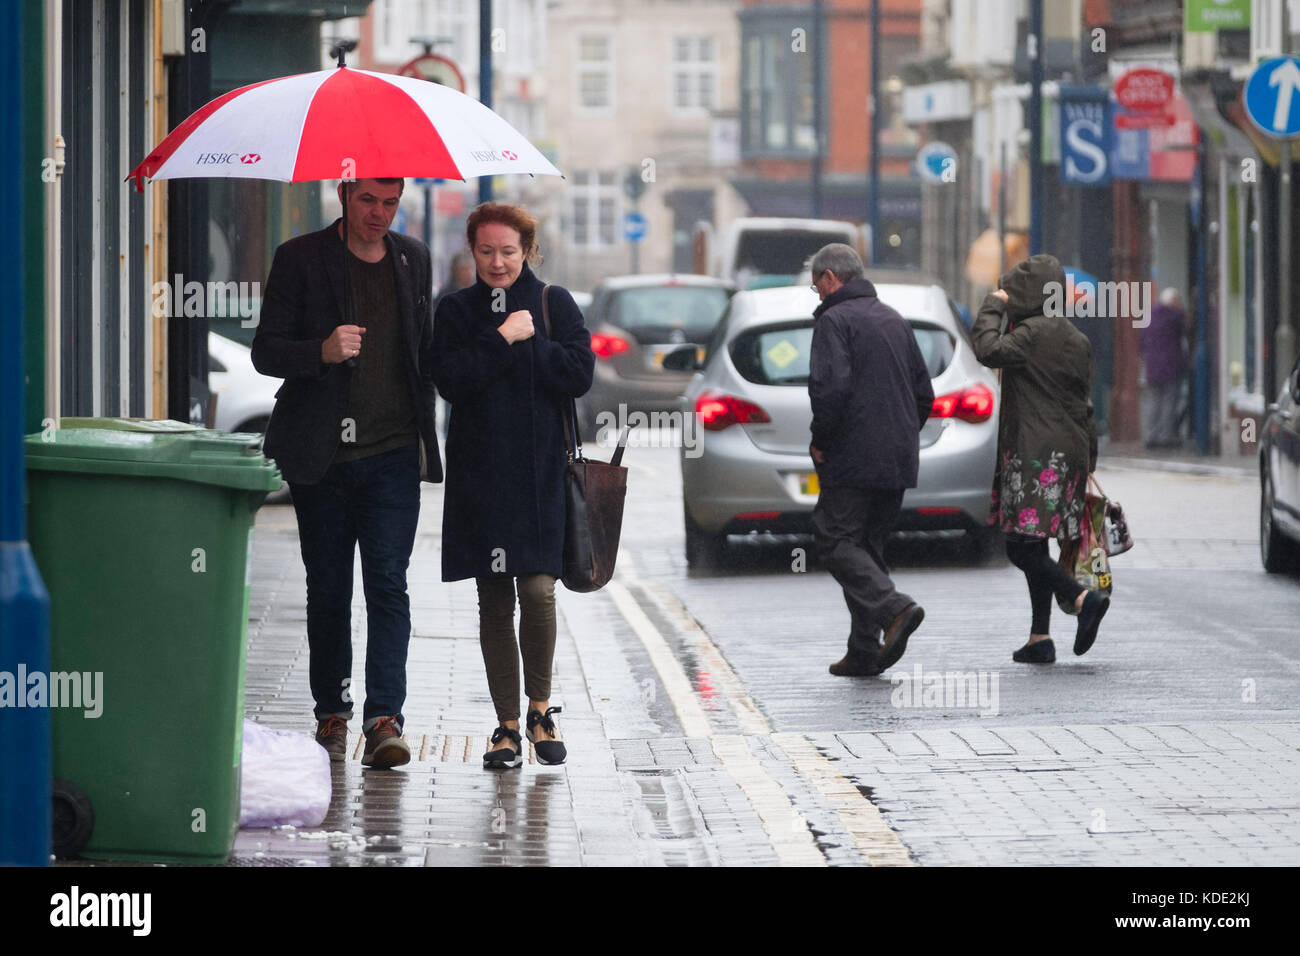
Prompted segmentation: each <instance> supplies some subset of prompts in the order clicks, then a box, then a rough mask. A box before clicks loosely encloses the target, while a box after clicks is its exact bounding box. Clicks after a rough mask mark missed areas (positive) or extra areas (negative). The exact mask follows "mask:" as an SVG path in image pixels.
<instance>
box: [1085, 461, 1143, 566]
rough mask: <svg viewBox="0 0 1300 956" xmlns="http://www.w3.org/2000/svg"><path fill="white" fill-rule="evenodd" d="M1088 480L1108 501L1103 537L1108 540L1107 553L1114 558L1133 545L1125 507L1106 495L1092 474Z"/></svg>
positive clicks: (1104, 499) (1103, 498)
mask: <svg viewBox="0 0 1300 956" xmlns="http://www.w3.org/2000/svg"><path fill="white" fill-rule="evenodd" d="M1088 482H1089V484H1091V485H1092V487H1094V488H1096V489H1097V494H1098V495H1100V496H1101V498H1102V500H1103V501H1105V502H1106V521H1105V537H1104V538H1103V539H1102V540H1104V541H1105V542H1106V554H1107V555H1108V556H1109V557H1112V558H1113V557H1114V556H1115V555H1117V554H1123V553H1124V552H1125V551H1128V550H1129V549H1131V548H1132V547H1133V536H1132V535H1131V534H1129V530H1128V519H1127V518H1125V517H1124V508H1123V507H1122V506H1121V505H1120V503H1119V502H1118V501H1114V500H1113V499H1110V498H1107V497H1106V492H1104V491H1102V490H1101V485H1100V484H1099V483H1098V481H1097V479H1096V478H1094V477H1093V476H1092V475H1089V476H1088Z"/></svg>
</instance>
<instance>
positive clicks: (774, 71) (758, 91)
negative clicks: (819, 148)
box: [740, 17, 816, 156]
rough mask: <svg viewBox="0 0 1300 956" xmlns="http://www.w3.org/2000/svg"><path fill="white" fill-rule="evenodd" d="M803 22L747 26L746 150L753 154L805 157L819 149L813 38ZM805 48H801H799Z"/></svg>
mask: <svg viewBox="0 0 1300 956" xmlns="http://www.w3.org/2000/svg"><path fill="white" fill-rule="evenodd" d="M805 29H806V24H805V23H804V22H803V21H798V22H796V21H794V20H789V19H776V18H772V17H750V18H748V19H746V20H745V21H744V22H743V26H742V31H743V36H742V43H741V53H742V58H743V62H742V63H741V77H742V78H743V80H744V82H743V85H742V87H741V93H740V113H741V146H742V149H743V151H744V152H745V153H746V154H748V155H786V156H806V155H809V154H810V153H812V152H813V151H814V149H815V147H816V127H815V124H814V117H813V72H812V70H813V57H812V56H811V54H810V52H806V51H810V50H811V44H812V37H811V36H809V35H806V34H805V33H802V32H801V33H798V34H796V33H795V31H796V30H800V31H803V30H805ZM799 44H802V45H803V46H802V49H796V47H797V46H798V45H799Z"/></svg>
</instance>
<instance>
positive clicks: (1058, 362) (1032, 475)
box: [971, 255, 1097, 542]
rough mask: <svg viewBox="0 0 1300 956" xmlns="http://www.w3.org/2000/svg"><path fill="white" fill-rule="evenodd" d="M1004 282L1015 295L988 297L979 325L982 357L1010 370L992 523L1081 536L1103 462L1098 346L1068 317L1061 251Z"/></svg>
mask: <svg viewBox="0 0 1300 956" xmlns="http://www.w3.org/2000/svg"><path fill="white" fill-rule="evenodd" d="M999 286H1000V288H1002V289H1003V290H1004V291H1005V292H1006V293H1007V296H1008V301H1007V302H1006V304H1005V305H1004V304H1003V302H1002V300H1001V299H999V298H998V297H997V296H994V295H988V296H985V298H984V303H983V305H982V306H981V307H980V311H979V316H978V317H977V318H976V319H975V323H974V327H973V328H972V329H971V338H972V340H973V342H974V345H975V355H976V356H977V357H978V358H979V360H980V361H981V362H982V363H983V364H984V365H986V366H988V367H989V368H995V369H1001V370H1002V411H1001V417H1000V419H999V421H998V455H997V468H996V472H995V474H994V478H993V500H992V515H991V516H990V519H989V523H990V524H995V525H996V526H997V527H999V528H1000V529H1001V530H1002V531H1004V532H1007V533H1011V534H1020V535H1026V536H1028V537H1034V538H1056V539H1057V540H1058V541H1062V542H1064V541H1073V540H1075V539H1077V538H1078V537H1079V536H1080V530H1079V521H1080V519H1081V518H1082V516H1083V513H1084V494H1085V493H1086V491H1087V487H1088V475H1089V473H1090V472H1091V471H1092V470H1093V469H1094V468H1095V467H1096V462H1097V432H1096V428H1095V427H1094V425H1093V420H1092V402H1091V400H1090V397H1089V396H1090V393H1091V383H1090V378H1089V363H1090V361H1091V346H1090V345H1089V343H1088V339H1087V337H1086V336H1084V334H1083V333H1082V332H1080V331H1079V330H1078V329H1076V328H1075V327H1074V326H1073V325H1072V324H1071V323H1070V321H1069V320H1068V319H1067V318H1065V315H1064V308H1063V304H1064V296H1065V294H1066V285H1065V270H1064V269H1063V268H1062V267H1061V263H1060V262H1059V261H1058V260H1057V259H1056V258H1055V257H1054V256H1048V255H1037V256H1031V257H1030V258H1028V259H1026V260H1025V261H1024V262H1021V263H1020V264H1019V265H1017V266H1016V267H1015V268H1014V269H1012V270H1011V271H1010V272H1008V273H1007V274H1006V275H1004V276H1003V277H1002V278H1001V280H1000V282H999Z"/></svg>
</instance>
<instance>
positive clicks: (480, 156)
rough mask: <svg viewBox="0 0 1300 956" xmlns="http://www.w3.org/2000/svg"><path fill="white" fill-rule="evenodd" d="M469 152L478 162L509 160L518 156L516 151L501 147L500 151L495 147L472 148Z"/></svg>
mask: <svg viewBox="0 0 1300 956" xmlns="http://www.w3.org/2000/svg"><path fill="white" fill-rule="evenodd" d="M469 154H470V155H471V156H472V157H474V158H475V159H477V160H478V161H479V162H480V163H500V162H511V161H513V160H516V159H518V158H519V154H518V153H515V152H512V151H511V150H508V149H503V150H501V151H500V152H497V151H496V150H495V149H472V150H470V152H469Z"/></svg>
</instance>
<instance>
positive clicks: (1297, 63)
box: [1246, 56, 1300, 139]
mask: <svg viewBox="0 0 1300 956" xmlns="http://www.w3.org/2000/svg"><path fill="white" fill-rule="evenodd" d="M1246 113H1247V114H1249V116H1250V119H1251V122H1253V123H1254V124H1255V125H1256V126H1258V127H1259V128H1260V129H1261V130H1263V131H1264V132H1265V133H1267V134H1268V135H1269V136H1273V137H1275V138H1277V139H1290V138H1291V137H1292V136H1296V135H1300V57H1294V56H1279V57H1274V58H1273V59H1271V60H1265V61H1264V62H1263V63H1261V64H1260V65H1259V66H1257V67H1255V72H1254V73H1252V74H1251V75H1250V79H1249V80H1247V81H1246Z"/></svg>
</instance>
